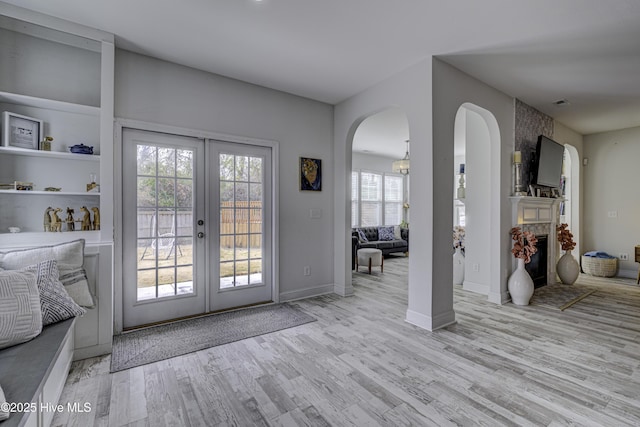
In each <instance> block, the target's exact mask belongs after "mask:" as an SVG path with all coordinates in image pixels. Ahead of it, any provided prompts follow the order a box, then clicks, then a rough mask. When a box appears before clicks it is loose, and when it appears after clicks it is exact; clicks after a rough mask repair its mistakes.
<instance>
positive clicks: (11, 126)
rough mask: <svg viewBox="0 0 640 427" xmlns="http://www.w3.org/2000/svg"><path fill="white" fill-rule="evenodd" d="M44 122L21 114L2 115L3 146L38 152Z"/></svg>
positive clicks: (7, 112)
mask: <svg viewBox="0 0 640 427" xmlns="http://www.w3.org/2000/svg"><path fill="white" fill-rule="evenodd" d="M43 127H44V122H43V121H42V120H38V119H34V118H33V117H27V116H23V115H21V114H16V113H10V112H9V111H5V112H4V113H2V145H3V146H5V147H16V148H26V149H29V150H37V149H38V143H39V142H40V138H41V136H42V132H43Z"/></svg>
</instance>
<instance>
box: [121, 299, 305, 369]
mask: <svg viewBox="0 0 640 427" xmlns="http://www.w3.org/2000/svg"><path fill="white" fill-rule="evenodd" d="M315 320H316V319H315V318H314V317H312V316H309V315H308V314H306V313H304V312H302V311H301V310H300V309H298V308H296V307H294V306H291V305H289V304H275V305H267V306H261V307H254V308H247V309H243V310H237V311H229V312H226V313H219V314H212V315H209V316H203V317H198V318H195V319H188V320H183V321H179V322H175V323H168V324H166V325H160V326H154V327H150V328H146V329H140V330H137V331H133V332H127V333H124V334H121V335H116V336H114V337H113V350H112V353H111V372H118V371H122V370H124V369H129V368H134V367H136V366H140V365H146V364H147V363H153V362H157V361H159V360H164V359H169V358H171V357H176V356H182V355H183V354H188V353H192V352H194V351H198V350H202V349H205V348H209V347H215V346H217V345H221V344H227V343H230V342H234V341H239V340H242V339H245V338H251V337H255V336H258V335H262V334H267V333H269V332H275V331H279V330H282V329H287V328H292V327H294V326H299V325H303V324H305V323H309V322H314V321H315Z"/></svg>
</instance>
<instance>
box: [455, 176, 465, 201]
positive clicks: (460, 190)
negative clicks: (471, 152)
mask: <svg viewBox="0 0 640 427" xmlns="http://www.w3.org/2000/svg"><path fill="white" fill-rule="evenodd" d="M458 184H459V187H458V191H457V192H456V197H457V198H458V199H459V200H464V198H465V196H466V194H465V188H464V173H461V174H460V179H459V180H458Z"/></svg>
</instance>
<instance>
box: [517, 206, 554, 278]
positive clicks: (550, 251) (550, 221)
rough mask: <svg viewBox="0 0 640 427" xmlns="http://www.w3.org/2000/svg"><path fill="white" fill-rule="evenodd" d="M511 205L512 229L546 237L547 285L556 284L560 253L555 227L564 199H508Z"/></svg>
mask: <svg viewBox="0 0 640 427" xmlns="http://www.w3.org/2000/svg"><path fill="white" fill-rule="evenodd" d="M510 199H511V203H512V209H511V212H512V221H511V223H512V224H513V225H512V226H513V227H520V228H521V229H522V231H530V232H532V233H534V234H535V235H536V236H542V235H545V234H546V235H547V236H548V239H547V284H549V283H556V282H557V278H556V262H557V261H558V255H559V252H560V250H559V249H560V245H559V244H558V240H557V239H556V227H557V225H558V221H559V219H560V212H559V207H560V203H562V201H563V200H564V199H554V198H549V197H529V196H513V197H510ZM511 268H512V271H513V270H515V268H516V260H515V258H514V259H513V261H512V267H511Z"/></svg>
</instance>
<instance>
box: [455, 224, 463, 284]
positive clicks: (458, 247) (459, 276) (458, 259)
mask: <svg viewBox="0 0 640 427" xmlns="http://www.w3.org/2000/svg"><path fill="white" fill-rule="evenodd" d="M464 237H465V233H464V227H461V226H459V225H456V226H455V227H453V248H454V249H455V252H454V253H453V284H454V285H462V282H464Z"/></svg>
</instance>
